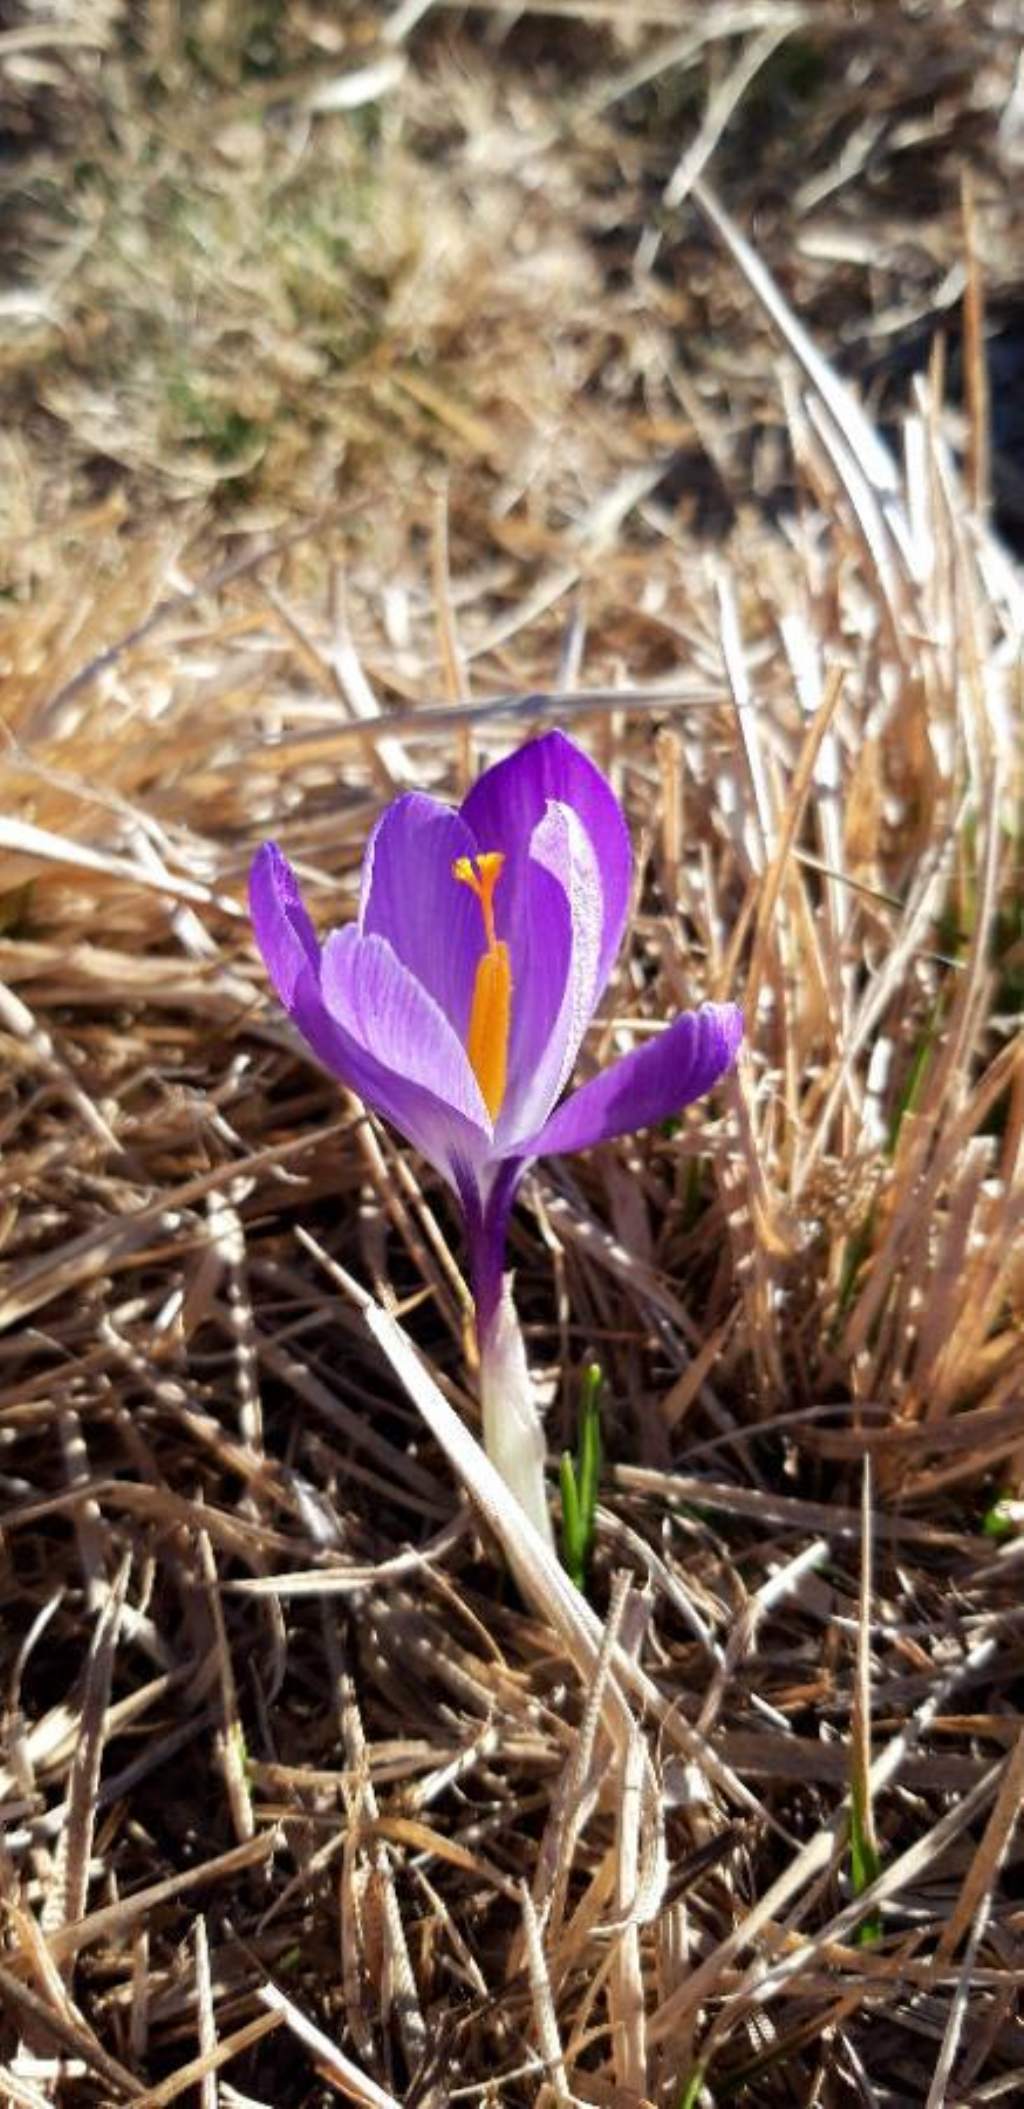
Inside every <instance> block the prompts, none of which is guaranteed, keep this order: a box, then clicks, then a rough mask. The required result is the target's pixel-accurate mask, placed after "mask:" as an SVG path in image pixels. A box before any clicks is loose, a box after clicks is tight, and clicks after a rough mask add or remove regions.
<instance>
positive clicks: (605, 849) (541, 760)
mask: <svg viewBox="0 0 1024 2109" xmlns="http://www.w3.org/2000/svg"><path fill="white" fill-rule="evenodd" d="M552 800H554V801H555V802H556V803H557V804H559V805H563V806H568V807H570V809H571V810H572V811H573V812H574V813H575V814H576V816H577V818H578V819H579V821H580V822H581V824H582V826H583V828H584V829H585V831H586V833H587V835H588V836H589V838H590V841H591V844H592V845H593V851H594V857H595V859H596V864H597V869H598V872H599V874H600V891H601V938H600V945H599V948H598V968H597V986H596V993H597V995H599V994H600V992H601V990H602V989H603V987H604V984H605V982H606V981H607V979H608V976H609V974H610V973H611V969H612V964H613V962H614V959H615V955H616V953H617V951H618V949H619V945H620V943H621V942H622V933H623V930H624V929H625V926H626V914H627V911H628V908H629V895H630V888H631V885H632V877H633V853H632V849H631V846H630V840H629V831H628V829H627V827H626V822H625V819H624V817H623V813H622V808H621V806H620V805H619V801H618V799H617V798H616V796H615V793H614V791H613V790H612V788H611V785H610V784H609V783H607V782H606V781H605V778H604V777H603V776H602V774H601V771H600V769H597V768H595V766H594V763H593V762H592V761H590V760H589V758H588V757H587V755H585V754H584V753H583V752H582V750H581V749H580V748H579V747H574V746H573V743H572V741H571V740H567V739H566V737H565V734H564V733H563V732H548V733H545V734H544V736H543V738H541V739H539V740H530V741H528V742H527V744H526V746H525V747H520V748H519V750H518V753H516V754H511V755H509V757H508V759H507V761H503V762H496V763H495V765H494V767H493V768H491V769H487V770H485V772H484V774H483V776H481V777H480V778H479V780H478V782H477V783H475V784H474V785H473V789H472V790H471V791H470V793H469V796H468V798H466V799H465V800H464V802H463V805H462V818H463V820H464V821H465V822H466V825H467V826H468V827H469V828H471V829H472V832H473V834H474V836H475V837H476V840H477V843H478V844H479V847H480V848H481V849H482V850H489V849H500V850H504V852H505V855H506V856H507V857H509V858H513V857H518V858H519V859H521V858H522V854H523V851H524V850H525V847H526V845H527V843H528V842H529V841H530V840H531V838H532V836H533V832H534V829H535V828H536V827H537V826H538V824H539V822H540V821H542V820H543V818H544V815H545V812H546V810H547V807H548V805H549V803H550V802H551V801H552ZM509 876H510V874H508V873H507V872H506V873H503V874H502V881H501V885H502V887H504V888H505V896H504V905H505V907H506V909H508V908H509V907H510V906H511V903H510V900H509V892H510V889H509V887H507V886H506V880H507V879H508V878H509ZM501 899H502V895H501V890H500V889H499V894H498V900H499V903H501Z"/></svg>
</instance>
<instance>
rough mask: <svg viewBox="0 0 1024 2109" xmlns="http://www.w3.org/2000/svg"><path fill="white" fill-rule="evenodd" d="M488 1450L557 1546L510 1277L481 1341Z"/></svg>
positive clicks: (549, 1541) (541, 1433)
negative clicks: (552, 1527)
mask: <svg viewBox="0 0 1024 2109" xmlns="http://www.w3.org/2000/svg"><path fill="white" fill-rule="evenodd" d="M480 1398H481V1404H482V1406H483V1415H484V1449H485V1450H486V1452H487V1455H488V1457H489V1458H490V1460H491V1463H492V1464H493V1465H495V1466H496V1467H497V1469H498V1471H499V1472H500V1473H501V1476H502V1478H503V1480H504V1482H505V1485H506V1486H507V1487H508V1488H509V1489H510V1491H511V1492H512V1493H513V1494H514V1495H515V1497H516V1500H517V1501H518V1502H519V1505H520V1507H521V1508H524V1509H525V1510H526V1513H527V1515H528V1516H529V1518H530V1521H531V1523H532V1524H533V1525H534V1527H535V1529H536V1530H538V1531H539V1532H540V1534H541V1537H542V1538H543V1540H544V1543H545V1544H546V1545H552V1546H553V1545H554V1536H553V1534H552V1530H551V1517H550V1514H549V1511H548V1497H547V1489H546V1487H545V1484H544V1456H545V1449H544V1428H543V1424H542V1422H541V1417H540V1413H539V1411H538V1408H537V1399H536V1394H535V1392H534V1388H533V1385H532V1383H531V1381H530V1372H529V1370H528V1368H527V1366H526V1350H525V1348H524V1346H523V1336H522V1333H521V1332H520V1329H519V1320H518V1318H517V1317H516V1307H515V1304H514V1303H513V1301H512V1276H511V1275H510V1274H506V1276H505V1279H504V1281H503V1283H502V1285H501V1300H500V1302H499V1304H498V1308H497V1310H496V1312H495V1314H494V1317H493V1319H492V1320H491V1323H490V1325H489V1326H488V1328H487V1332H486V1334H485V1336H484V1338H483V1339H482V1340H481V1342H480Z"/></svg>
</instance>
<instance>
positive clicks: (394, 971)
mask: <svg viewBox="0 0 1024 2109" xmlns="http://www.w3.org/2000/svg"><path fill="white" fill-rule="evenodd" d="M320 996H321V1000H322V1002H323V1005H324V1009H325V1011H326V1013H327V1016H328V1018H329V1019H330V1021H331V1022H332V1023H333V1024H335V1025H336V1026H338V1027H339V1028H340V1029H342V1030H343V1031H344V1033H345V1034H346V1036H347V1037H348V1038H349V1039H350V1040H351V1041H352V1043H353V1044H354V1045H355V1046H356V1047H358V1048H359V1049H360V1050H361V1052H362V1053H363V1054H364V1055H365V1056H367V1057H369V1059H370V1060H371V1061H372V1062H374V1063H375V1064H376V1065H377V1067H378V1069H379V1070H380V1072H381V1082H380V1083H379V1084H378V1086H377V1089H376V1091H375V1094H374V1098H373V1103H374V1105H375V1106H376V1107H377V1109H378V1110H379V1111H380V1112H382V1113H385V1114H386V1115H387V1117H388V1119H389V1120H393V1121H394V1123H395V1126H396V1127H398V1128H401V1129H402V1131H403V1133H404V1134H410V1133H411V1132H412V1131H411V1128H410V1124H409V1120H408V1119H407V1117H406V1115H405V1113H404V1112H403V1110H402V1109H403V1108H404V1107H406V1106H407V1103H408V1094H409V1093H410V1091H412V1092H416V1093H417V1094H422V1093H423V1092H426V1093H427V1094H428V1096H429V1098H430V1100H431V1102H432V1105H434V1106H436V1107H437V1108H438V1109H439V1116H438V1117H439V1119H440V1120H441V1123H442V1126H443V1127H444V1128H445V1130H446V1134H445V1136H444V1137H442V1143H443V1156H444V1160H445V1163H446V1165H447V1164H450V1162H451V1158H452V1153H453V1150H455V1149H457V1148H458V1147H459V1145H460V1144H465V1143H466V1141H467V1139H468V1142H469V1148H470V1155H471V1158H472V1160H473V1161H476V1160H478V1159H480V1158H481V1157H482V1156H484V1155H486V1154H487V1153H488V1152H489V1150H490V1146H491V1124H490V1120H489V1118H488V1115H487V1108H486V1106H485V1105H484V1102H483V1099H482V1097H481V1095H480V1086H479V1084H478V1083H477V1080H476V1078H475V1076H474V1075H473V1071H472V1069H471V1068H470V1064H469V1057H468V1055H467V1053H466V1050H465V1048H464V1046H463V1044H462V1042H461V1040H460V1039H459V1037H458V1035H457V1033H456V1032H455V1031H454V1030H453V1028H452V1026H451V1025H450V1024H449V1022H448V1020H447V1018H446V1017H445V1015H444V1012H443V1011H442V1009H441V1007H440V1005H439V1004H437V1003H435V1002H434V999H433V997H432V996H430V995H428V994H427V991H426V989H424V988H422V987H421V986H420V983H419V982H418V981H417V980H416V977H415V975H413V974H410V972H409V970H408V968H407V967H404V966H403V965H402V962H401V960H400V959H399V958H398V957H397V956H396V954H395V952H394V951H393V950H392V948H391V946H390V945H389V944H388V942H387V939H386V938H383V937H361V936H360V934H359V932H358V930H356V928H355V927H354V925H353V924H351V923H350V924H349V925H348V927H347V928H346V929H344V930H336V931H335V932H334V933H333V935H332V936H330V937H329V938H328V939H327V943H326V944H325V946H324V951H323V964H322V967H321V973H320ZM417 1103H419V1099H417ZM449 1128H450V1131H451V1132H450V1135H448V1133H447V1130H448V1129H449ZM415 1139H416V1140H417V1142H418V1144H419V1146H420V1147H421V1148H422V1147H425V1146H424V1145H423V1143H422V1142H421V1141H420V1139H419V1137H418V1136H417V1137H416V1138H415ZM426 1154H427V1155H428V1156H429V1157H431V1158H432V1159H433V1160H434V1162H435V1163H436V1162H437V1161H438V1146H437V1143H436V1141H434V1142H432V1143H431V1146H430V1147H429V1148H427V1150H426Z"/></svg>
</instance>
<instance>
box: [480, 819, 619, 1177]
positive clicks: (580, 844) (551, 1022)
mask: <svg viewBox="0 0 1024 2109" xmlns="http://www.w3.org/2000/svg"><path fill="white" fill-rule="evenodd" d="M511 864H512V870H511V873H510V874H509V876H510V879H511V885H510V889H509V890H510V895H512V901H513V905H512V912H511V915H510V917H509V920H508V921H507V922H506V923H505V925H504V927H505V928H506V929H507V930H508V932H509V945H510V949H511V956H512V1039H511V1045H510V1050H509V1086H508V1091H507V1094H506V1097H505V1103H504V1105H503V1106H502V1109H501V1113H500V1115H499V1117H498V1120H497V1122H496V1125H495V1141H496V1144H497V1147H498V1148H499V1150H501V1151H502V1153H503V1154H508V1153H509V1152H514V1151H515V1150H516V1149H517V1148H518V1144H519V1142H520V1140H521V1138H522V1137H524V1136H528V1135H532V1134H533V1133H534V1132H535V1131H536V1129H537V1128H539V1127H540V1126H542V1124H543V1122H544V1121H545V1120H546V1119H547V1116H548V1114H549V1113H550V1111H551V1108H552V1106H554V1105H555V1104H556V1102H557V1100H558V1097H559V1095H560V1093H561V1092H562V1090H563V1089H564V1087H565V1084H566V1082H567V1081H568V1078H569V1075H570V1073H571V1071H572V1067H573V1064H574V1062H575V1060H576V1056H577V1053H578V1051H579V1045H580V1041H581V1040H582V1038H583V1034H584V1033H585V1031H586V1029H587V1026H588V1024H589V1023H590V1019H591V1016H592V1014H593V1009H594V1004H595V1001H596V998H597V989H598V977H599V973H600V954H601V938H602V921H603V898H602V893H601V879H600V873H599V870H598V866H597V858H596V855H595V852H594V846H593V843H592V842H591V839H590V837H589V835H588V834H587V832H586V829H585V828H584V826H583V824H582V822H581V821H580V819H579V817H578V815H577V814H576V813H575V812H574V811H573V809H572V808H571V807H570V806H564V805H559V804H557V803H555V802H554V801H552V802H551V803H549V804H548V806H547V807H546V809H545V811H544V814H543V817H542V818H541V819H540V821H538V823H537V826H536V827H535V828H534V830H533V833H532V835H531V837H530V840H529V847H528V854H527V857H526V859H525V862H524V861H523V860H522V858H521V857H518V858H513V859H512V860H511ZM505 877H506V873H504V872H503V873H502V881H503V882H504V879H505Z"/></svg>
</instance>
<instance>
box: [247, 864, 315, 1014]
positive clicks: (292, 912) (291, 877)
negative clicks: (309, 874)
mask: <svg viewBox="0 0 1024 2109" xmlns="http://www.w3.org/2000/svg"><path fill="white" fill-rule="evenodd" d="M249 907H250V911H251V914H252V927H253V930H254V932H255V936H256V943H257V944H258V946H259V948H260V951H261V952H262V954H263V958H264V961H265V964H266V968H267V972H268V974H269V975H270V979H271V981H272V982H273V984H274V987H275V989H276V990H277V993H278V995H279V997H280V999H281V1002H282V1003H283V1004H284V1007H285V1010H286V1011H290V1010H291V1007H292V995H293V992H294V989H295V984H296V982H297V981H298V979H299V976H300V975H301V974H303V973H305V972H306V970H307V969H309V968H311V969H312V970H313V972H314V974H316V973H319V967H320V947H319V945H318V943H317V939H316V932H315V930H314V929H313V925H312V923H311V922H310V919H309V916H308V915H307V913H306V910H305V908H304V907H303V904H302V898H301V895H300V893H299V882H298V880H297V878H296V876H295V873H294V872H293V870H292V868H291V865H290V864H289V862H288V859H287V857H285V856H283V855H282V853H281V851H280V850H279V849H278V846H277V844H276V842H265V843H264V845H263V848H262V849H260V850H257V852H256V855H255V857H254V858H253V864H252V871H251V873H250V875H249Z"/></svg>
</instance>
